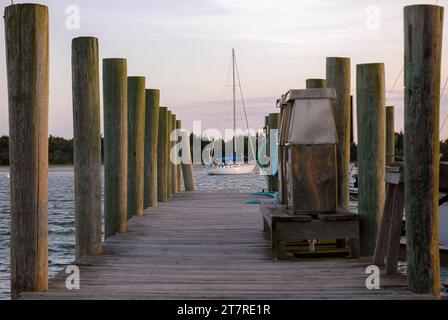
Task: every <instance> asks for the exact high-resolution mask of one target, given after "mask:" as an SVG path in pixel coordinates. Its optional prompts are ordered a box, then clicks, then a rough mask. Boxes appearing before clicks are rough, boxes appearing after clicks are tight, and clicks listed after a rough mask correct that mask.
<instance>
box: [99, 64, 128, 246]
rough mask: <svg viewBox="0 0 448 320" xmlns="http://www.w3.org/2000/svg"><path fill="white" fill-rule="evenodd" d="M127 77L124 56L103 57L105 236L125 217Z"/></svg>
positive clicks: (119, 228) (123, 223) (122, 223)
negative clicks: (117, 57) (120, 57)
mask: <svg viewBox="0 0 448 320" xmlns="http://www.w3.org/2000/svg"><path fill="white" fill-rule="evenodd" d="M127 86H128V81H127V61H126V59H104V60H103V95H104V98H103V101H104V223H105V237H106V238H109V237H111V236H113V235H114V234H115V233H116V232H121V233H122V232H126V221H127V219H128V213H127V209H128V205H127V199H128V196H127V188H128V180H127V178H128V173H127V172H128V88H127Z"/></svg>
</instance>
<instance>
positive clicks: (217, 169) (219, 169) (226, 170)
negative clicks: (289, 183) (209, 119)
mask: <svg viewBox="0 0 448 320" xmlns="http://www.w3.org/2000/svg"><path fill="white" fill-rule="evenodd" d="M235 68H236V57H235V49H232V78H233V85H232V89H233V133H234V138H233V150H236V148H235V133H236V87H237V85H236V81H235V80H236V76H237V74H236V73H235V71H236V70H235ZM238 84H239V87H240V89H241V81H240V78H239V74H238ZM241 99H242V101H243V106H244V99H243V96H242V94H241ZM245 117H246V123H247V116H246V113H245ZM248 140H249V143H250V144H251V139H248ZM250 147H251V148H252V149H253V146H252V144H251V146H250ZM252 151H253V150H252ZM253 154H255V153H253ZM223 160H224V159H223ZM228 160H229V159H227V161H226V160H224V161H221V162H220V163H216V162H214V163H213V164H211V165H208V166H206V170H207V173H208V174H209V175H241V174H249V173H251V172H253V171H254V169H255V163H254V164H249V163H236V155H235V154H234V155H233V157H232V159H230V162H231V163H228Z"/></svg>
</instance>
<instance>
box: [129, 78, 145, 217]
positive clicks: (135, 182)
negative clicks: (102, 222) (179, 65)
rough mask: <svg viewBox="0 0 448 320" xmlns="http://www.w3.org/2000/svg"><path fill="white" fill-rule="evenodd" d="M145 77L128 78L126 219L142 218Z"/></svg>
mask: <svg viewBox="0 0 448 320" xmlns="http://www.w3.org/2000/svg"><path fill="white" fill-rule="evenodd" d="M145 87H146V79H145V77H128V219H130V218H132V217H133V216H134V215H137V216H143V209H144V208H143V204H144V183H145V182H144V161H145V157H144V153H145V151H144V149H145V108H146V101H145V98H146V94H145Z"/></svg>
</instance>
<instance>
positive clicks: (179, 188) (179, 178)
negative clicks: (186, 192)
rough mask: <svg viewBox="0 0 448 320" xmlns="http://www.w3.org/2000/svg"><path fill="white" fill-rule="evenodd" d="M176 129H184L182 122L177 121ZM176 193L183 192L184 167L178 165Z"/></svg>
mask: <svg viewBox="0 0 448 320" xmlns="http://www.w3.org/2000/svg"><path fill="white" fill-rule="evenodd" d="M176 129H177V130H180V129H182V121H181V120H176ZM179 141H180V139H178V141H177V142H179ZM177 142H176V143H177ZM177 152H178V154H179V149H177ZM176 171H177V173H176V178H177V179H176V192H182V166H181V165H180V164H178V165H176Z"/></svg>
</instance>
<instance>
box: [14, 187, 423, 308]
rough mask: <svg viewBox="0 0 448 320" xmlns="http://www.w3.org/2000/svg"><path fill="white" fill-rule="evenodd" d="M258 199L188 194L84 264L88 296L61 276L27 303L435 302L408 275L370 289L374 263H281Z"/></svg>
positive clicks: (384, 279) (136, 222)
mask: <svg viewBox="0 0 448 320" xmlns="http://www.w3.org/2000/svg"><path fill="white" fill-rule="evenodd" d="M256 198H257V197H254V196H252V195H250V194H239V193H226V192H222V191H221V192H219V193H201V192H195V193H191V192H184V193H178V194H175V195H174V197H173V201H170V202H165V203H161V204H160V205H159V207H158V208H151V209H148V210H146V211H145V216H144V217H141V218H138V219H137V218H136V217H134V218H132V219H131V220H130V222H129V226H128V233H126V234H117V235H116V236H114V237H112V238H110V239H108V240H107V241H106V242H105V243H104V252H103V255H102V256H97V257H85V258H83V260H82V261H81V262H80V263H79V266H80V272H81V288H80V290H73V291H69V290H67V289H66V287H65V280H66V277H67V275H66V274H65V273H64V272H61V273H59V274H58V275H56V276H55V277H54V278H52V279H51V281H50V289H49V291H48V293H44V294H25V295H23V297H22V298H23V299H140V300H141V299H170V300H171V299H236V300H239V299H241V300H247V299H255V300H257V299H278V300H287V299H345V300H346V299H353V300H363V299H430V298H432V297H431V296H428V295H413V294H411V293H410V292H409V291H408V288H407V283H406V278H405V277H404V276H402V275H395V276H387V275H382V276H381V290H367V289H366V287H365V281H366V277H367V275H366V274H365V271H366V267H367V265H370V264H371V261H369V260H366V259H361V260H357V259H301V260H297V261H277V262H275V261H273V257H272V254H271V248H270V242H269V241H267V240H265V239H264V235H263V219H262V215H261V214H260V212H259V207H258V206H256V205H248V204H245V201H247V200H249V199H256Z"/></svg>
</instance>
